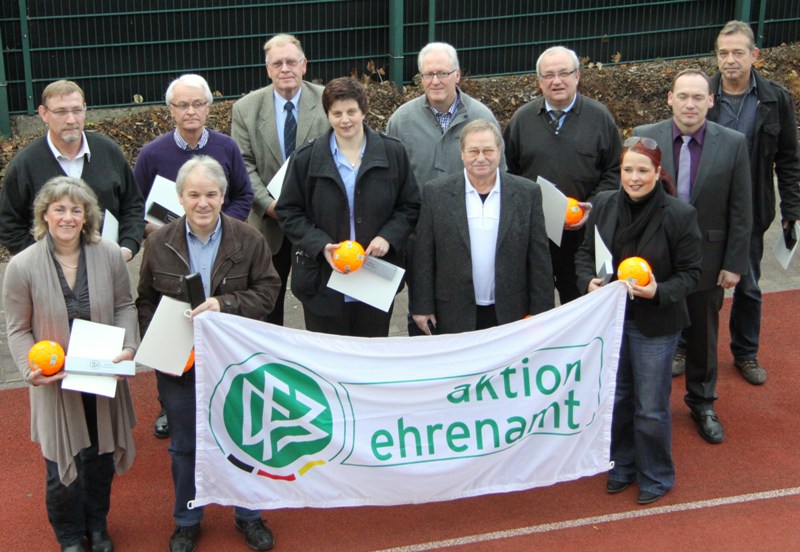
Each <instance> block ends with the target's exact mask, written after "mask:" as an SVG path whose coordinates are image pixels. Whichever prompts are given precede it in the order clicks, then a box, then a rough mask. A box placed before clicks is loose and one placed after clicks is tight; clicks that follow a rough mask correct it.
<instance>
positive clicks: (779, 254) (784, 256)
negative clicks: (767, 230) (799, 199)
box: [772, 222, 800, 270]
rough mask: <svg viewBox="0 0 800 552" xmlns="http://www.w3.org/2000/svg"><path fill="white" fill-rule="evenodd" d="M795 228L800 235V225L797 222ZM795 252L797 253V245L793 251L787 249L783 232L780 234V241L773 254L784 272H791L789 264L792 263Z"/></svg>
mask: <svg viewBox="0 0 800 552" xmlns="http://www.w3.org/2000/svg"><path fill="white" fill-rule="evenodd" d="M794 226H795V230H796V232H797V233H798V235H800V224H798V223H796V222H795V223H794ZM798 243H800V240H798ZM795 251H797V243H796V244H794V247H792V248H791V249H787V248H786V241H785V240H784V239H783V230H781V231H780V232H778V241H777V242H775V247H773V248H772V254H773V255H775V259H776V260H777V261H778V263H779V264H780V265H781V266H782V267H783V269H784V270H789V263H790V262H791V261H792V258H793V257H794V252H795Z"/></svg>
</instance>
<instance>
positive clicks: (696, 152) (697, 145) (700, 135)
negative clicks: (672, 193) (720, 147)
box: [672, 121, 706, 189]
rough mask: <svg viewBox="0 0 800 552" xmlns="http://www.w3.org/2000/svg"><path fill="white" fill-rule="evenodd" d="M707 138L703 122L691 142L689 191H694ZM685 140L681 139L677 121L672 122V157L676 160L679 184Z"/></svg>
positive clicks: (676, 173)
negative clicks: (682, 147)
mask: <svg viewBox="0 0 800 552" xmlns="http://www.w3.org/2000/svg"><path fill="white" fill-rule="evenodd" d="M705 137H706V122H705V121H703V126H701V127H700V128H699V129H697V131H695V133H694V134H692V139H691V140H689V154H690V155H691V157H692V174H691V178H690V179H689V189H694V180H695V178H697V168H698V167H699V166H700V155H701V154H702V153H703V141H704V140H705ZM682 145H683V139H682V138H681V131H680V129H679V128H678V125H676V124H675V121H672V156H673V159H674V160H675V182H678V167H679V166H680V159H681V146H682Z"/></svg>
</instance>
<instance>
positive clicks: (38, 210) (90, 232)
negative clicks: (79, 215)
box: [31, 176, 102, 243]
mask: <svg viewBox="0 0 800 552" xmlns="http://www.w3.org/2000/svg"><path fill="white" fill-rule="evenodd" d="M64 197H68V198H69V199H70V200H71V201H72V202H74V203H77V204H78V205H80V206H81V207H83V228H81V238H83V241H84V242H85V243H97V242H99V241H100V224H101V221H102V214H101V213H100V205H99V204H98V202H97V195H96V194H95V193H94V190H92V189H91V188H90V187H89V185H88V184H87V183H86V182H84V181H83V180H81V179H80V178H72V177H70V176H54V177H53V178H51V179H50V180H48V181H47V182H45V184H44V186H42V189H41V190H39V192H38V193H37V194H36V197H35V198H34V200H33V228H32V229H31V234H33V238H34V239H35V240H36V241H39V240H41V239H42V238H43V237H45V236H46V235H47V231H48V226H47V223H46V222H45V221H44V215H45V213H46V212H47V208H48V207H50V204H52V203H53V202H55V201H58V200H59V199H62V198H64Z"/></svg>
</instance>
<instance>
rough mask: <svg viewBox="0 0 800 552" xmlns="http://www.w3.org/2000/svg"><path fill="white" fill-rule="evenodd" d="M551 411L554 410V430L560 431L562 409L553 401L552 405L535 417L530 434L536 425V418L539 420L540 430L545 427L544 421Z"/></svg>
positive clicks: (532, 420)
mask: <svg viewBox="0 0 800 552" xmlns="http://www.w3.org/2000/svg"><path fill="white" fill-rule="evenodd" d="M550 409H552V410H553V428H554V429H558V428H559V427H561V408H560V407H559V406H558V403H557V402H555V401H553V402H551V403H550V406H548V407H547V408H545V409H544V410H540V411H539V412H536V413H535V414H534V415H533V418H531V427H530V430H529V432H530V431H533V427H534V426H535V425H536V418H539V429H541V428H543V427H544V419H545V417H546V416H547V411H548V410H550Z"/></svg>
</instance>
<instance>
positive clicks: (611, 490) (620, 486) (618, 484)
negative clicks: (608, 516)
mask: <svg viewBox="0 0 800 552" xmlns="http://www.w3.org/2000/svg"><path fill="white" fill-rule="evenodd" d="M630 486H631V482H630V481H614V480H612V479H609V480H608V482H607V483H606V491H607V492H608V494H617V493H621V492H622V491H624V490H625V489H627V488H628V487H630Z"/></svg>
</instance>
